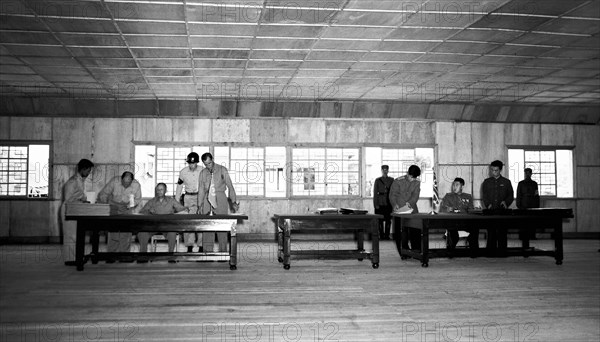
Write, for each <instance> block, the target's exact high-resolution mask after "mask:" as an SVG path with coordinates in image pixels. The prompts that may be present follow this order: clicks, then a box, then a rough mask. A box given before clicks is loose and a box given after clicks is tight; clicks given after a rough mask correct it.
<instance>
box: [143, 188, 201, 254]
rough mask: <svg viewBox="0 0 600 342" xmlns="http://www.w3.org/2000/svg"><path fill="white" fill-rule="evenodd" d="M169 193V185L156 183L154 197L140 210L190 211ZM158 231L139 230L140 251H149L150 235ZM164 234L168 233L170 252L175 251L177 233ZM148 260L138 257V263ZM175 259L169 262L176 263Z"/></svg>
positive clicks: (154, 213)
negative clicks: (169, 195)
mask: <svg viewBox="0 0 600 342" xmlns="http://www.w3.org/2000/svg"><path fill="white" fill-rule="evenodd" d="M166 193H167V185H166V184H165V183H158V184H156V188H154V198H153V199H151V200H149V201H148V202H146V205H144V207H143V208H142V210H140V214H150V215H168V214H174V213H177V212H180V211H183V210H187V212H188V213H189V212H190V208H188V207H184V206H183V205H181V203H179V201H177V200H175V199H174V198H171V197H166V196H165V194H166ZM153 234H156V233H148V232H139V233H138V240H139V241H140V253H147V252H148V240H150V236H152V235H153ZM162 235H166V237H167V241H168V243H169V253H173V252H174V251H175V243H176V240H177V233H175V232H168V233H162ZM145 262H148V259H138V263H145ZM175 262H176V261H175V259H169V263H175Z"/></svg>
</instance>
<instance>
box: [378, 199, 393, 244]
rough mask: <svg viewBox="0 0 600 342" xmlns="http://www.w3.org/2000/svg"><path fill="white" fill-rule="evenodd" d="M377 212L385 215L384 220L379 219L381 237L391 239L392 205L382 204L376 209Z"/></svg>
mask: <svg viewBox="0 0 600 342" xmlns="http://www.w3.org/2000/svg"><path fill="white" fill-rule="evenodd" d="M375 214H379V215H383V220H379V239H381V240H387V239H389V238H390V232H391V227H392V206H391V205H386V206H380V207H379V209H375Z"/></svg>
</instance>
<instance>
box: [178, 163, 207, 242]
mask: <svg viewBox="0 0 600 342" xmlns="http://www.w3.org/2000/svg"><path fill="white" fill-rule="evenodd" d="M185 161H186V162H187V163H188V166H186V167H184V168H183V169H182V170H181V171H180V172H179V180H178V181H177V189H176V190H175V198H176V199H177V200H178V201H180V202H181V199H180V198H181V194H182V190H183V188H184V187H185V195H183V203H182V204H183V205H184V206H186V207H188V208H192V207H194V206H197V205H198V196H197V195H198V179H199V178H200V169H199V168H198V163H199V162H200V157H199V156H198V153H196V152H192V153H190V154H188V156H187V159H186V160H185ZM196 210H197V208H196V209H194V210H192V211H191V212H193V213H196ZM196 238H197V239H196ZM183 240H184V244H185V245H186V246H187V251H188V253H191V252H192V251H193V249H194V244H196V241H197V244H198V252H202V250H203V249H202V233H184V234H183Z"/></svg>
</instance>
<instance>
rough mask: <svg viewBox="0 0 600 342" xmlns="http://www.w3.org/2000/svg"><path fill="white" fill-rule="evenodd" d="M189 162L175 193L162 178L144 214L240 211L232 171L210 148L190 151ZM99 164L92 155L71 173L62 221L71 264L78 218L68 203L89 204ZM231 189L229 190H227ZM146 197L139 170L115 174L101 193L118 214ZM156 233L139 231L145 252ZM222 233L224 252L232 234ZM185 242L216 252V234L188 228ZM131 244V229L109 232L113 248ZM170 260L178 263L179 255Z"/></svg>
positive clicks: (171, 237)
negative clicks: (89, 185)
mask: <svg viewBox="0 0 600 342" xmlns="http://www.w3.org/2000/svg"><path fill="white" fill-rule="evenodd" d="M200 160H202V163H203V164H204V168H203V169H200V168H199V167H198V163H199V162H200ZM186 163H187V164H188V165H187V166H186V167H185V168H183V169H182V170H181V171H180V172H179V179H178V181H177V189H176V191H175V198H173V197H167V196H166V193H167V185H166V184H165V183H158V184H157V185H156V187H155V189H154V198H152V199H150V200H149V201H148V202H146V204H145V205H144V206H143V207H142V208H141V210H139V213H140V214H150V215H154V214H156V215H164V214H174V213H180V212H184V213H185V212H187V213H190V214H202V215H206V214H209V213H213V214H220V215H227V214H228V213H229V210H230V209H231V211H233V212H236V211H237V210H238V209H239V203H238V202H237V197H236V193H235V189H234V187H233V184H232V182H231V178H230V176H229V172H228V170H227V168H226V167H224V166H222V165H218V164H216V163H215V162H214V159H213V156H212V154H210V153H204V154H203V155H202V158H200V157H199V156H198V154H197V153H196V152H192V153H190V154H189V155H188V156H187V159H186ZM93 167H94V163H92V162H91V161H90V160H88V159H82V160H80V161H79V163H78V164H77V173H76V174H75V175H74V176H72V177H71V178H69V180H67V182H66V183H65V185H64V188H63V205H62V208H61V211H62V226H63V258H64V259H65V265H67V266H74V265H75V242H76V230H77V223H76V222H75V221H66V220H65V219H64V217H65V208H66V203H73V202H80V203H88V199H87V197H86V193H85V187H84V182H85V179H86V178H87V177H88V176H89V175H90V174H91V172H92V169H93ZM226 189H227V190H228V194H227V195H226V194H225V190H226ZM141 201H142V191H141V186H140V183H139V182H138V181H137V180H136V179H135V177H134V174H133V173H132V172H129V171H125V172H123V174H122V175H121V176H115V177H114V178H112V179H111V180H110V181H109V182H108V183H107V184H106V185H105V186H104V187H103V188H102V190H101V191H100V192H99V193H98V196H97V202H98V203H108V204H110V205H111V207H112V208H115V209H116V211H117V213H118V214H126V213H132V212H133V211H134V210H136V208H139V205H140V204H141ZM154 234H155V233H153V232H140V233H138V240H139V243H140V252H141V253H145V252H147V251H148V241H149V240H150V237H151V236H152V235H154ZM216 234H217V239H218V244H219V251H227V233H226V232H219V233H216ZM166 238H167V241H168V248H169V252H173V251H174V250H175V244H176V233H174V232H171V233H166ZM183 238H184V244H185V246H186V247H187V251H188V252H190V253H191V252H194V248H195V247H196V246H197V247H198V249H197V251H198V252H203V251H204V252H212V251H213V249H214V243H215V233H212V232H209V233H184V234H183ZM130 247H131V233H129V232H109V233H108V244H107V252H109V253H113V252H128V251H129V250H130ZM106 262H107V263H114V262H115V260H112V259H109V260H107V261H106ZM138 262H139V263H144V262H148V261H147V259H144V258H141V259H138ZM169 262H170V263H171V262H176V261H175V259H171V260H169Z"/></svg>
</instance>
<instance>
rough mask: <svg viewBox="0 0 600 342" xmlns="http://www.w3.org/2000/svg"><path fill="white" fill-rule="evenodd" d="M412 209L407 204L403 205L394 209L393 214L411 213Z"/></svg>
mask: <svg viewBox="0 0 600 342" xmlns="http://www.w3.org/2000/svg"><path fill="white" fill-rule="evenodd" d="M412 212H413V209H412V208H411V207H409V206H408V205H405V206H403V207H402V208H397V209H394V214H411V213H412Z"/></svg>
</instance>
